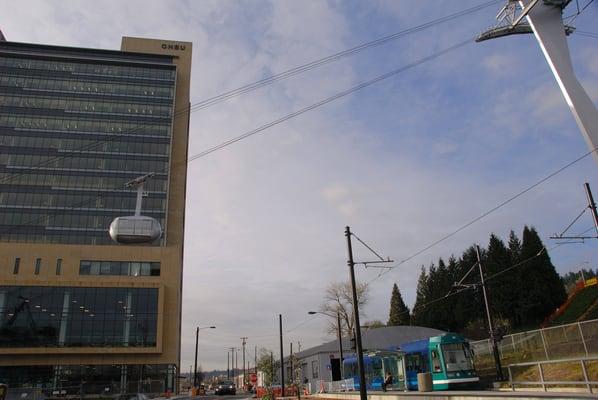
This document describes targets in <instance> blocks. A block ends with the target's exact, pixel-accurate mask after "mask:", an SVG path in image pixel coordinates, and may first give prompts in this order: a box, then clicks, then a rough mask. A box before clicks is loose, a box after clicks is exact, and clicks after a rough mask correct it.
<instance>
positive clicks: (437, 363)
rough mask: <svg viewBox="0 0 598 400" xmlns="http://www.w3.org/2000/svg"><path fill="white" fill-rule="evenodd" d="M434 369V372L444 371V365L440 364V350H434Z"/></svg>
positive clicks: (432, 353)
mask: <svg viewBox="0 0 598 400" xmlns="http://www.w3.org/2000/svg"><path fill="white" fill-rule="evenodd" d="M431 355H432V370H433V371H434V372H442V366H441V365H440V356H439V355H438V350H432V352H431Z"/></svg>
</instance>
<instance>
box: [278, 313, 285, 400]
mask: <svg viewBox="0 0 598 400" xmlns="http://www.w3.org/2000/svg"><path fill="white" fill-rule="evenodd" d="M278 327H279V330H280V388H281V396H282V397H284V352H283V346H282V314H278Z"/></svg>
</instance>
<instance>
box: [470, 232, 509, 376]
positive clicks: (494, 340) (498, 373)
mask: <svg viewBox="0 0 598 400" xmlns="http://www.w3.org/2000/svg"><path fill="white" fill-rule="evenodd" d="M475 254H476V257H477V259H478V268H479V270H480V283H481V284H482V293H483V294H484V305H485V306H486V316H487V317H488V330H489V331H490V340H491V341H492V353H493V354H494V365H495V367H496V380H498V381H499V382H501V381H503V380H504V376H503V373H502V366H501V365H500V354H499V352H498V343H497V337H496V331H495V330H494V327H493V324H492V315H491V314H490V306H489V305H488V296H487V295H486V284H485V283H484V271H483V270H482V260H481V258H480V246H478V245H477V244H476V245H475Z"/></svg>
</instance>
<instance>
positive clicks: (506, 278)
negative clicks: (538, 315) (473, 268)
mask: <svg viewBox="0 0 598 400" xmlns="http://www.w3.org/2000/svg"><path fill="white" fill-rule="evenodd" d="M511 233H512V235H513V236H512V238H513V239H516V237H515V236H514V233H513V232H511ZM511 260H512V258H511V254H510V252H509V249H507V247H506V246H505V244H504V243H503V241H502V240H501V239H500V238H499V237H498V236H496V235H494V234H492V235H490V242H489V243H488V251H487V253H486V262H485V263H484V276H485V277H490V276H493V275H495V274H499V275H496V277H495V278H493V279H492V280H490V281H489V282H488V284H487V289H488V294H489V296H488V297H489V303H490V311H491V312H492V314H493V316H494V317H495V320H497V317H498V318H500V319H503V320H507V321H508V322H509V324H510V325H511V326H513V325H515V322H516V320H515V318H514V315H515V314H516V313H517V309H518V304H519V294H520V290H519V283H520V279H521V278H520V273H519V269H518V268H513V269H510V270H507V269H509V268H510V267H511V266H512V265H513V264H512V263H511ZM505 270H507V271H506V272H503V271H505ZM497 324H498V322H497Z"/></svg>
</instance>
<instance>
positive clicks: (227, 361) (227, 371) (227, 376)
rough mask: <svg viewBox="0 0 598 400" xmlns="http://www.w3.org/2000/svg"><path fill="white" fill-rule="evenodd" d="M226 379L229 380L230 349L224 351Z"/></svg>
mask: <svg viewBox="0 0 598 400" xmlns="http://www.w3.org/2000/svg"><path fill="white" fill-rule="evenodd" d="M226 380H230V350H228V351H227V352H226Z"/></svg>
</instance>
